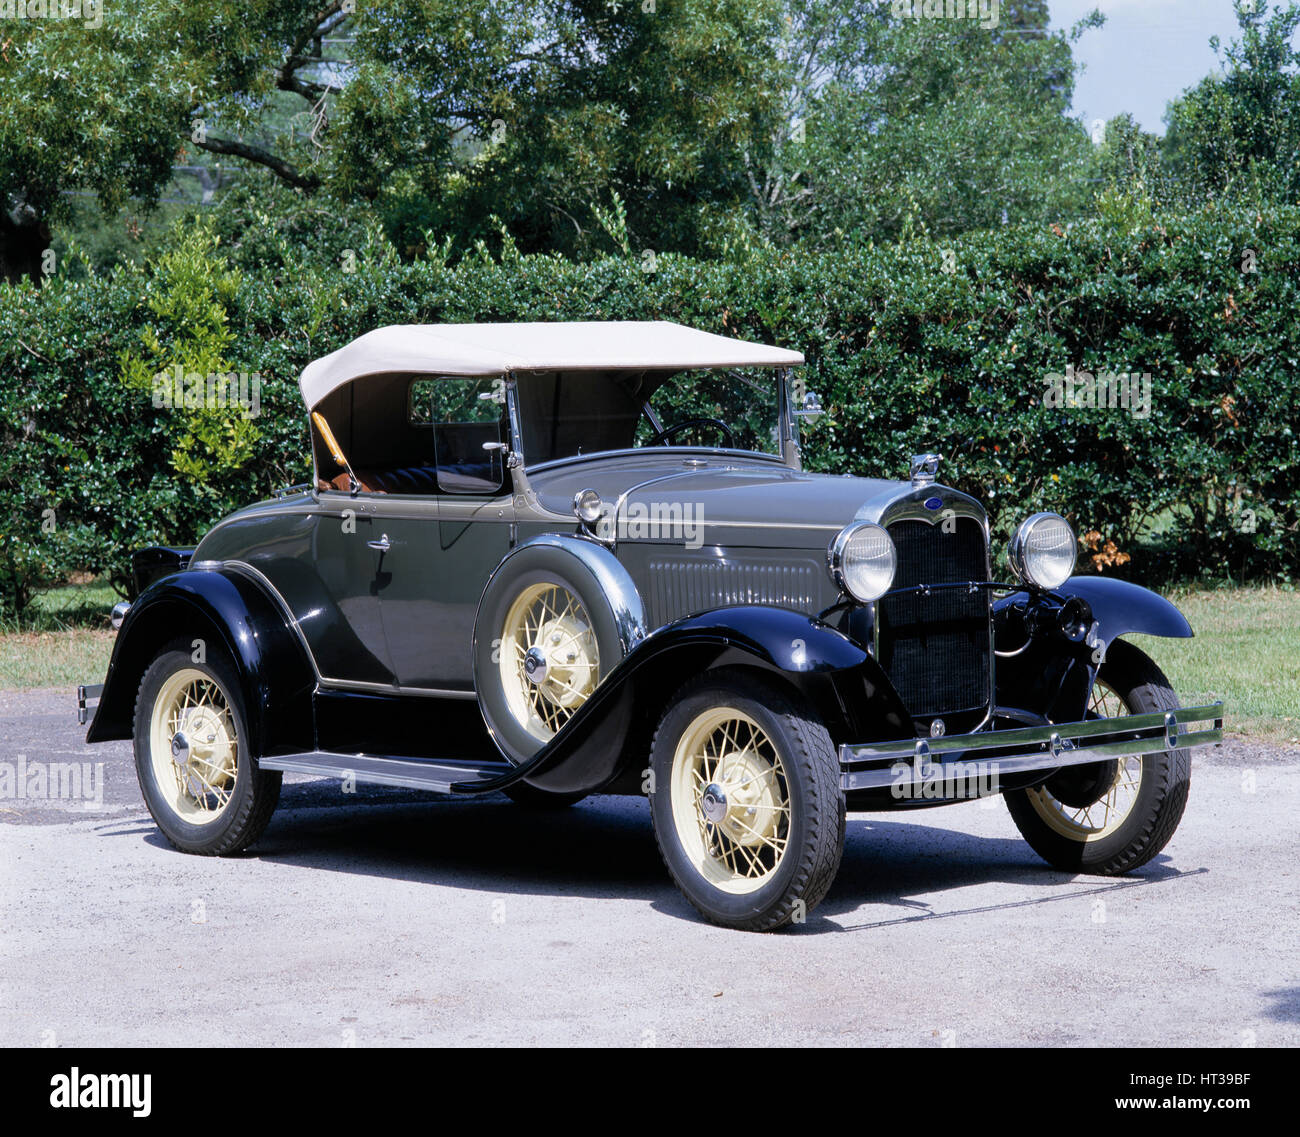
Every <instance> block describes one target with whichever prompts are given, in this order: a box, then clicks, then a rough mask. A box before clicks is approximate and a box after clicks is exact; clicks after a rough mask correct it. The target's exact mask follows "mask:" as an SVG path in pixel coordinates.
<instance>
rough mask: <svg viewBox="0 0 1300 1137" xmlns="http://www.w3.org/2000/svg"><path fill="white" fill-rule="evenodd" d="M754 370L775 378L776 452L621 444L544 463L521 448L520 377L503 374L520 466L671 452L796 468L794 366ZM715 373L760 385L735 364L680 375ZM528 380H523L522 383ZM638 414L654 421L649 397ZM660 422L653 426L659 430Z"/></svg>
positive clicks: (537, 467)
mask: <svg viewBox="0 0 1300 1137" xmlns="http://www.w3.org/2000/svg"><path fill="white" fill-rule="evenodd" d="M753 370H756V371H757V370H762V371H764V372H768V371H770V372H772V373H773V378H774V379H775V381H776V396H777V419H776V429H777V441H778V449H777V451H776V452H772V451H767V450H747V449H742V448H737V447H728V446H698V445H697V446H678V445H673V446H663V445H654V446H628V447H620V448H616V449H613V450H593V451H591V452H590V453H586V454H569V455H565V456H564V457H562V458H550V459H547V460H546V461H543V462H529V460H528V454H527V452H526V451H525V450H524V447H523V438H524V435H523V430H522V428H521V422H520V412H519V403H518V395H517V383H518V382H519V377H518V376H517V375H515V374H514V373H509V374H507V376H506V402H507V407H508V411H509V421H510V430H511V434H512V435H513V442H514V450H515V451H516V453H517V454H518V456H519V461H520V464H521V466H522V468H523V469H524V470H525V471H527V472H532V471H534V470H551V469H555V468H556V467H559V466H566V465H570V464H572V463H575V462H587V461H591V460H592V459H596V458H610V457H624V456H627V455H630V454H655V455H663V456H665V457H667V456H670V455H681V454H685V455H687V456H690V455H704V454H707V455H715V456H718V457H732V456H734V457H738V458H741V457H743V458H750V459H760V460H762V461H765V462H774V463H776V464H778V465H784V466H789V467H791V468H792V469H796V470H797V469H799V468H800V463H799V437H798V433H797V430H796V422H795V418H794V414H793V408H792V404H791V398H790V377H791V372H792V371H793V368H791V367H788V366H785V365H766V366H758V365H756V366H754V368H753ZM696 372H700V373H714V374H720V375H729V376H731V377H732V378H733V379H736V380H739V381H740V382H741V383H744V384H745V385H746V386H748V387H751V388H754V389H755V390H756V391H760V390H762V387H761V385H760V384H759V383H757V382H756V381H755V380H753V379H752V378H750V377H749V376H747V375H744V374H741V373H740V372H739V371H738V370H737V369H736V368H735V367H705V368H692V369H688V370H686V371H683V372H682V374H692V373H696ZM526 381H527V380H526V379H525V382H526ZM641 413H642V415H643V416H645V417H646V418H647V419H648V421H650V422H651V423H652V424H653V423H655V422H656V418H657V415H656V413H655V411H654V409H653V408H652V407H651V406H650V402H649V400H646V401H645V402H643V403H642V407H641ZM661 425H662V424H659V425H656V426H655V429H659V428H660V426H661Z"/></svg>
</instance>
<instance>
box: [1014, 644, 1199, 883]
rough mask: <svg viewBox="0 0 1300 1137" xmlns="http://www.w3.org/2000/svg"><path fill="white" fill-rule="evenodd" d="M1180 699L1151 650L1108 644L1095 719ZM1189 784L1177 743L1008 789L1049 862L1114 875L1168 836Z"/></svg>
mask: <svg viewBox="0 0 1300 1137" xmlns="http://www.w3.org/2000/svg"><path fill="white" fill-rule="evenodd" d="M1177 706H1178V698H1177V696H1176V695H1175V694H1174V690H1173V688H1172V687H1171V686H1170V683H1169V680H1168V679H1167V678H1165V674H1164V672H1162V671H1161V670H1160V668H1159V667H1157V666H1156V664H1155V662H1154V661H1153V660H1151V658H1150V657H1149V656H1147V655H1146V654H1145V653H1144V652H1142V651H1140V650H1139V649H1138V648H1135V647H1134V646H1133V645H1132V644H1129V643H1125V642H1124V641H1122V640H1121V641H1118V642H1116V643H1113V644H1112V645H1111V646H1110V650H1109V652H1108V653H1107V656H1106V659H1105V661H1104V662H1103V663H1102V665H1101V670H1100V672H1099V674H1098V677H1097V682H1096V685H1095V686H1094V688H1093V694H1092V702H1091V706H1090V708H1089V717H1090V718H1095V717H1099V718H1115V717H1117V716H1119V715H1128V714H1134V715H1138V714H1150V713H1152V712H1155V711H1167V710H1174V709H1175V708H1177ZM1190 786H1191V753H1190V751H1187V750H1174V751H1164V752H1161V753H1156V754H1143V755H1141V756H1136V755H1130V756H1127V757H1124V758H1114V759H1111V760H1109V761H1106V762H1095V763H1091V764H1089V765H1086V766H1067V767H1065V768H1064V769H1062V770H1060V771H1059V772H1057V773H1056V774H1054V775H1053V776H1052V777H1051V778H1049V779H1048V780H1047V781H1046V782H1045V783H1043V785H1041V786H1039V787H1037V788H1035V789H1031V790H1014V791H1008V792H1007V793H1006V794H1005V795H1004V796H1005V798H1006V802H1007V808H1008V809H1009V810H1010V811H1011V817H1012V820H1014V821H1015V823H1016V828H1018V829H1019V830H1020V833H1021V836H1023V837H1024V839H1025V840H1026V841H1028V842H1029V844H1030V846H1032V848H1033V849H1034V851H1035V852H1036V853H1037V854H1038V855H1039V856H1040V857H1042V858H1043V860H1045V861H1047V862H1048V864H1050V865H1052V866H1053V867H1054V868H1058V869H1063V870H1065V871H1066V872H1085V873H1096V874H1098V875H1101V876H1112V875H1116V874H1119V873H1126V872H1130V871H1132V870H1133V869H1136V868H1139V867H1141V866H1142V865H1144V864H1146V863H1147V862H1148V861H1149V860H1151V858H1152V857H1154V856H1155V855H1156V854H1157V853H1159V852H1160V850H1161V849H1163V848H1164V847H1165V845H1167V844H1168V843H1169V839H1170V838H1171V837H1172V836H1173V835H1174V830H1175V829H1177V827H1178V822H1179V821H1180V820H1181V818H1182V816H1183V810H1184V808H1185V807H1186V805H1187V794H1188V791H1189V789H1190Z"/></svg>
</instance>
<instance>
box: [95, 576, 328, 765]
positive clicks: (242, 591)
mask: <svg viewBox="0 0 1300 1137" xmlns="http://www.w3.org/2000/svg"><path fill="white" fill-rule="evenodd" d="M177 640H180V641H182V642H183V643H184V644H185V645H187V646H188V648H189V650H191V651H193V652H200V651H201V652H203V653H204V654H205V655H206V656H209V657H210V656H211V655H212V654H213V653H214V652H221V653H223V654H224V655H225V656H226V657H227V658H228V659H229V660H230V661H231V663H232V664H233V665H234V667H235V671H236V673H237V674H238V676H239V680H240V686H241V688H242V690H241V692H240V693H241V694H242V696H243V699H244V709H245V717H246V719H247V722H248V730H249V734H250V736H251V737H250V738H249V739H248V744H249V746H250V748H251V752H252V753H253V754H256V755H262V754H281V753H294V752H296V751H302V750H311V749H313V748H314V745H315V737H314V730H313V725H312V701H311V700H312V692H313V691H314V690H315V687H316V677H315V672H314V671H313V669H312V666H311V663H310V660H309V658H308V656H307V653H306V650H305V649H304V647H303V646H302V642H301V640H300V639H299V638H298V634H297V632H296V631H295V630H294V628H293V626H292V624H291V623H290V621H289V619H288V617H287V615H286V613H285V611H284V609H283V608H282V607H281V606H280V604H279V603H278V601H277V600H276V599H274V598H273V597H272V596H270V595H269V594H268V593H267V591H266V589H265V587H264V586H263V585H262V584H261V583H260V582H258V581H257V580H255V579H254V578H253V577H251V576H249V575H247V574H245V573H242V572H240V571H239V570H238V569H236V568H229V567H219V568H213V569H202V570H187V571H185V572H178V573H173V574H172V575H170V576H166V577H162V578H160V579H158V580H156V581H154V582H153V583H152V584H151V585H149V586H148V587H147V588H146V589H145V590H144V592H142V593H141V594H140V596H139V598H138V599H137V600H136V601H135V603H134V604H133V605H132V606H131V610H130V611H129V612H128V613H127V615H126V619H125V620H124V621H123V623H122V626H121V628H120V629H119V630H118V633H117V641H116V643H115V644H114V645H113V655H112V658H111V660H110V661H109V665H108V674H107V675H106V676H105V679H104V691H103V694H102V695H101V696H100V700H99V706H98V708H97V709H96V711H95V717H94V720H93V721H92V722H91V724H90V729H89V731H88V732H87V734H86V741H87V742H107V741H109V740H112V739H125V738H130V737H131V735H132V722H133V718H134V713H135V699H136V693H137V692H138V690H139V687H140V680H141V679H142V678H143V676H144V673H145V671H146V669H147V668H148V667H149V664H150V663H152V662H153V660H154V659H155V658H156V657H157V656H158V654H159V652H160V651H161V650H162V649H163V648H164V647H165V646H166V645H168V644H170V643H172V642H174V641H177Z"/></svg>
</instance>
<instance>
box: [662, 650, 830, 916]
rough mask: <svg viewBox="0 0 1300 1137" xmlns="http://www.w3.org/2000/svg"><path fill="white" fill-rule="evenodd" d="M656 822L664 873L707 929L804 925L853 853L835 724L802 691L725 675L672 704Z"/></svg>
mask: <svg viewBox="0 0 1300 1137" xmlns="http://www.w3.org/2000/svg"><path fill="white" fill-rule="evenodd" d="M650 772H651V775H652V776H651V778H650V780H649V783H648V792H649V794H650V817H651V820H652V821H653V822H654V830H655V841H656V843H657V844H658V845H659V852H660V854H661V855H662V856H663V859H664V865H665V866H666V867H667V869H668V871H669V873H670V874H671V875H672V878H673V880H674V882H675V883H676V884H677V887H678V888H679V889H681V892H682V895H683V896H685V897H686V899H687V900H688V901H690V903H691V904H692V905H693V906H694V907H695V909H696V911H698V912H699V913H700V914H701V915H702V916H704V917H705V919H707V920H709V921H711V922H712V923H715V924H720V925H722V926H723V927H727V928H739V929H743V930H745V931H749V932H770V931H774V930H775V929H777V928H782V927H784V926H785V925H787V924H790V923H802V922H803V921H804V920H806V919H807V916H808V913H809V912H811V911H812V910H813V909H814V908H815V907H816V906H817V905H818V904H819V903H820V902H821V900H822V898H823V897H824V896H825V895H826V893H827V891H828V890H829V889H830V886H831V882H832V881H833V880H834V879H835V873H836V870H837V869H838V868H839V864H840V857H841V855H842V853H843V851H844V794H843V793H842V792H841V791H840V773H839V761H838V758H837V756H836V752H835V746H834V744H833V743H832V742H831V737H830V734H829V732H828V731H827V729H826V726H825V724H824V723H823V722H822V721H821V719H820V718H819V717H818V715H817V712H816V710H815V709H814V707H813V706H812V705H811V704H810V703H808V702H807V700H806V699H805V697H804V695H803V694H802V693H801V692H800V691H799V690H798V689H797V688H795V687H793V686H791V685H790V684H787V683H784V682H782V681H781V680H780V679H778V678H776V677H773V676H768V675H765V674H763V673H761V672H757V671H755V670H753V669H744V668H734V669H733V668H723V669H719V670H717V671H710V672H706V673H705V674H703V675H700V676H698V677H697V678H695V679H692V680H690V681H689V682H687V683H686V684H685V685H684V686H683V687H682V688H681V689H680V690H679V691H678V692H677V693H676V694H675V695H674V696H673V698H672V699H670V700H669V701H668V704H667V706H666V707H665V709H664V712H663V714H662V716H661V717H660V719H659V726H658V728H657V729H656V730H655V735H654V739H653V741H652V742H651V745H650Z"/></svg>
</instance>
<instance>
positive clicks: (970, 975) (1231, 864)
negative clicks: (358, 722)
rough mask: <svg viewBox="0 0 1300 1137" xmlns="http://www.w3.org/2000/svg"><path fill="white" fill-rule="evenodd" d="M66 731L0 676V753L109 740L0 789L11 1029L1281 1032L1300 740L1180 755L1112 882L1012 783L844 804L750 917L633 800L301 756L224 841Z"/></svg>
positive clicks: (574, 1033) (1141, 1036)
mask: <svg viewBox="0 0 1300 1137" xmlns="http://www.w3.org/2000/svg"><path fill="white" fill-rule="evenodd" d="M82 737H83V730H82V729H80V728H78V727H77V725H76V721H75V716H74V715H73V714H72V700H71V699H70V698H69V696H68V695H67V694H66V693H55V692H27V693H23V694H13V693H3V692H0V774H2V772H3V771H4V769H5V768H6V764H8V769H9V770H10V771H11V772H16V771H17V767H18V765H19V763H20V762H26V763H27V764H28V771H29V774H30V770H31V768H32V767H31V764H32V763H42V764H49V763H55V762H65V763H66V762H88V763H92V764H93V763H99V762H102V763H103V782H102V787H103V794H102V800H101V801H100V802H99V804H98V805H96V804H95V803H94V801H93V799H94V797H95V796H96V790H95V787H96V785H97V784H98V783H97V782H96V781H95V780H94V779H93V778H91V779H89V780H88V781H87V782H86V783H85V784H83V785H82V787H81V788H80V789H81V792H82V794H83V795H85V796H88V797H90V798H91V799H92V801H91V806H92V807H91V808H87V806H86V804H85V802H84V801H70V800H67V799H63V800H59V799H55V800H50V799H49V798H48V797H46V798H38V799H35V800H33V799H31V798H16V797H9V798H4V799H0V1012H2V1013H0V1044H5V1045H39V1044H41V1043H46V1044H50V1043H53V1044H59V1045H69V1046H72V1045H90V1046H103V1045H125V1046H131V1045H169V1044H186V1045H195V1046H210V1045H272V1046H274V1045H309V1046H311V1045H324V1046H336V1045H357V1046H365V1045H370V1044H399V1045H400V1044H403V1043H425V1044H430V1043H431V1044H452V1045H494V1044H502V1043H506V1044H511V1043H515V1044H536V1043H548V1044H561V1045H562V1044H569V1043H573V1044H579V1043H582V1044H587V1043H593V1044H610V1045H631V1046H636V1045H661V1046H667V1045H678V1044H715V1043H733V1044H760V1045H763V1044H777V1043H786V1044H814V1045H815V1044H828V1045H835V1044H901V1045H932V1046H943V1045H956V1046H976V1045H1005V1044H1030V1045H1044V1046H1098V1045H1108V1046H1109V1045H1138V1046H1180V1045H1188V1044H1196V1045H1209V1046H1240V1045H1243V1044H1250V1043H1254V1044H1257V1045H1259V1046H1278V1045H1296V1044H1297V1043H1300V896H1298V894H1300V889H1298V888H1297V885H1298V884H1300V867H1298V866H1300V833H1298V829H1300V827H1298V826H1297V817H1298V816H1300V751H1296V750H1279V749H1274V748H1267V747H1261V746H1258V745H1254V744H1250V743H1247V742H1244V741H1240V740H1238V741H1234V742H1231V743H1229V744H1228V745H1225V746H1224V747H1223V748H1222V749H1221V750H1219V751H1212V752H1209V753H1208V754H1207V753H1206V752H1201V753H1199V754H1198V755H1197V757H1196V758H1195V760H1194V767H1193V769H1194V774H1193V785H1192V797H1191V802H1190V804H1189V806H1188V811H1187V815H1186V817H1185V818H1184V820H1183V824H1182V827H1181V828H1180V829H1179V831H1178V833H1177V834H1176V836H1175V837H1174V840H1173V842H1172V843H1171V845H1170V846H1169V847H1168V848H1167V849H1166V850H1165V852H1164V853H1163V854H1162V855H1161V856H1159V857H1158V858H1157V859H1156V860H1155V861H1153V862H1152V863H1151V864H1149V865H1147V866H1146V867H1145V868H1144V869H1142V870H1140V872H1139V873H1138V874H1137V875H1135V876H1133V877H1130V878H1125V879H1121V880H1101V879H1094V878H1086V877H1071V876H1069V875H1065V874H1062V873H1058V872H1054V871H1052V870H1050V869H1048V868H1047V867H1046V866H1044V865H1043V864H1042V863H1041V862H1040V861H1039V860H1038V859H1037V858H1036V857H1035V856H1034V854H1033V853H1032V852H1031V851H1030V850H1029V848H1028V846H1026V845H1025V844H1024V843H1023V842H1022V841H1021V840H1020V838H1019V836H1018V835H1017V833H1016V831H1015V828H1014V826H1013V825H1012V823H1011V820H1010V818H1009V816H1008V815H1007V812H1006V810H1005V808H1004V807H1003V806H1002V804H1001V801H1000V800H995V801H994V802H993V803H991V807H990V805H989V804H988V803H979V802H971V803H966V804H963V805H958V806H952V807H948V808H944V809H938V810H933V811H929V812H926V813H922V814H911V815H897V814H896V815H890V816H885V815H853V816H851V817H850V819H849V831H848V845H847V848H846V851H845V856H844V865H843V868H842V869H841V870H840V875H839V878H838V880H837V882H836V884H835V886H834V888H833V889H832V891H831V893H830V895H829V897H828V898H827V900H826V901H825V902H824V903H823V904H822V905H821V906H820V907H819V908H818V909H816V910H815V911H814V912H813V913H812V915H811V916H810V918H809V921H808V923H807V924H806V925H803V926H801V927H797V928H794V929H791V930H790V931H788V932H785V933H779V934H776V935H767V936H758V935H747V934H744V933H739V932H729V931H724V930H721V929H718V928H713V927H710V926H709V925H707V924H704V923H702V922H701V921H700V920H699V919H698V918H697V917H696V915H695V913H694V911H693V910H692V909H691V908H690V907H689V906H688V905H687V904H686V902H685V901H684V900H682V899H681V897H680V896H679V894H678V893H677V891H676V889H675V888H674V887H673V885H672V883H671V882H670V881H669V879H668V877H667V875H666V872H665V870H664V869H663V866H662V865H661V864H660V861H659V856H658V853H657V851H656V849H655V844H654V838H653V836H652V834H651V830H650V819H649V811H648V809H647V806H646V803H645V802H644V801H642V800H640V799H626V798H611V797H596V798H590V799H588V800H587V801H586V802H583V803H582V804H580V805H578V806H576V807H574V808H573V809H572V810H569V811H565V812H564V813H561V814H551V815H547V814H537V813H530V812H529V811H527V810H525V809H522V808H520V807H519V806H517V805H515V804H513V803H511V802H509V801H507V800H506V799H505V798H501V797H497V798H493V799H490V800H479V801H460V800H451V799H449V798H444V797H438V796H433V795H423V794H416V793H411V792H406V791H400V790H392V791H388V790H373V789H372V790H365V789H363V791H362V792H360V793H358V794H356V795H353V796H345V795H343V794H341V793H340V791H339V787H338V786H337V784H335V783H328V782H321V781H309V780H305V779H296V778H290V779H287V780H286V785H285V791H284V796H283V799H282V802H281V805H280V808H279V811H278V812H277V813H276V815H275V818H274V819H273V820H272V822H271V826H270V828H269V829H268V831H267V833H266V835H265V836H264V837H263V839H262V840H261V841H260V842H259V843H258V845H257V846H256V847H255V849H254V850H252V851H251V852H249V853H247V854H245V855H243V856H240V857H236V858H231V859H221V860H217V859H211V858H205V857H191V856H184V855H182V854H180V853H176V852H174V851H173V850H172V849H171V848H170V847H168V846H167V845H166V844H165V842H164V841H163V840H162V839H161V837H160V836H159V835H158V833H157V831H156V829H155V828H154V826H153V824H152V822H151V821H150V819H149V817H148V814H147V813H146V812H145V809H144V806H143V804H142V802H141V799H140V796H139V791H138V789H137V787H136V781H135V772H134V767H133V765H132V760H131V752H130V746H129V745H128V744H126V743H114V744H109V745H104V746H95V747H88V746H86V745H84V743H83V742H82ZM91 768H92V769H93V766H92V767H91ZM1252 790H1253V792H1251V791H1252Z"/></svg>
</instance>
